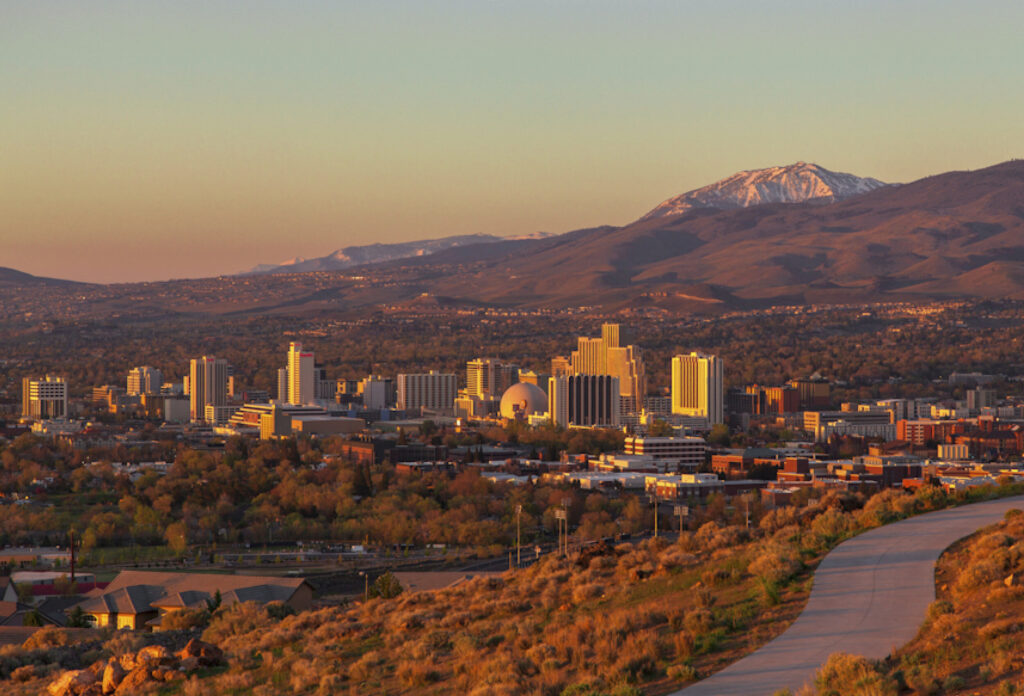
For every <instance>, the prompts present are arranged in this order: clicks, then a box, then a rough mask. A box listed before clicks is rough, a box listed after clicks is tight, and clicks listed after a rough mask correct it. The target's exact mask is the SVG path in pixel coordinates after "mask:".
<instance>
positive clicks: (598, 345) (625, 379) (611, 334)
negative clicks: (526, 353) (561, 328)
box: [552, 324, 647, 412]
mask: <svg viewBox="0 0 1024 696" xmlns="http://www.w3.org/2000/svg"><path fill="white" fill-rule="evenodd" d="M625 337H626V333H625V331H624V330H623V329H621V327H620V326H619V325H618V324H603V325H602V326H601V338H588V337H586V336H580V337H579V338H578V339H577V347H576V350H574V351H573V352H572V354H571V356H570V359H569V371H568V373H567V374H576V375H611V376H612V377H617V378H618V380H619V396H621V397H622V399H623V404H624V405H625V408H626V409H627V410H628V411H631V412H632V411H640V410H642V409H643V406H644V397H645V396H646V395H647V373H646V370H645V368H644V361H643V354H642V351H641V350H640V348H639V346H635V345H625V344H624V343H625V340H626V338H625ZM559 367H560V366H559ZM552 375H553V376H555V377H558V376H560V374H559V372H558V371H557V370H556V365H555V362H554V361H552Z"/></svg>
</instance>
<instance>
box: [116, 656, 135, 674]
mask: <svg viewBox="0 0 1024 696" xmlns="http://www.w3.org/2000/svg"><path fill="white" fill-rule="evenodd" d="M118 664H120V665H121V669H123V670H124V671H125V672H131V671H132V670H133V669H135V656H134V655H132V654H131V653H125V654H124V655H122V656H121V657H120V658H118Z"/></svg>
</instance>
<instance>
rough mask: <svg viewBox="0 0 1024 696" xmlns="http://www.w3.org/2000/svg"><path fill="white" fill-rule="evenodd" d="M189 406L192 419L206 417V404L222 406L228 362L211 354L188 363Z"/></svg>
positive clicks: (223, 403)
mask: <svg viewBox="0 0 1024 696" xmlns="http://www.w3.org/2000/svg"><path fill="white" fill-rule="evenodd" d="M188 387H189V408H188V415H189V418H190V419H191V420H192V421H202V420H205V418H206V407H207V406H224V405H226V404H227V400H228V363H227V361H226V360H224V359H221V358H215V357H213V356H212V355H204V356H203V357H201V358H197V359H194V360H192V361H191V363H190V364H189V376H188Z"/></svg>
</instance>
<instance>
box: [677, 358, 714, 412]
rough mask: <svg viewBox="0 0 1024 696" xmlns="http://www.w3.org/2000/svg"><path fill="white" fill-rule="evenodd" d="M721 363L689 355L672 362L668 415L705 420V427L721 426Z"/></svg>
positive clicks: (712, 359)
mask: <svg viewBox="0 0 1024 696" xmlns="http://www.w3.org/2000/svg"><path fill="white" fill-rule="evenodd" d="M724 384H725V377H724V370H723V367H722V359H721V358H719V357H716V356H713V355H702V354H700V353H696V352H694V353H690V354H689V355H677V356H675V357H674V358H672V413H678V414H682V415H685V416H698V417H702V418H706V419H707V421H708V425H717V424H719V423H724V422H725V408H724V400H723V395H722V392H723V387H724Z"/></svg>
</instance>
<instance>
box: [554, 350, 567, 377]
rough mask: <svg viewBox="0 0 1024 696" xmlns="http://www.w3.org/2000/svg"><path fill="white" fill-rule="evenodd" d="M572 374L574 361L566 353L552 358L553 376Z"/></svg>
mask: <svg viewBox="0 0 1024 696" xmlns="http://www.w3.org/2000/svg"><path fill="white" fill-rule="evenodd" d="M569 374H572V361H571V360H570V359H569V358H567V357H565V356H564V355H559V356H557V357H554V358H551V376H552V377H564V376H565V375H569Z"/></svg>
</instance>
